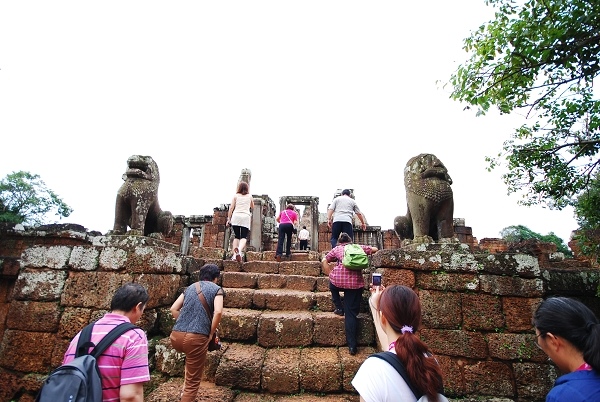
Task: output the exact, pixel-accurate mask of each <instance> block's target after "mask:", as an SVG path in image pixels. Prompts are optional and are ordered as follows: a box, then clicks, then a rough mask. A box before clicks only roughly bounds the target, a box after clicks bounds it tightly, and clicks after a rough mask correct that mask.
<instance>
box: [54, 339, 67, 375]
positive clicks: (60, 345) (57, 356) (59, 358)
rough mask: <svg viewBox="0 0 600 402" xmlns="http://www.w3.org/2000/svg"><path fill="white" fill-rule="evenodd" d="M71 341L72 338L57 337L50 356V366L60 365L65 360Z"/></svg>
mask: <svg viewBox="0 0 600 402" xmlns="http://www.w3.org/2000/svg"><path fill="white" fill-rule="evenodd" d="M70 343H71V339H60V338H58V337H57V338H56V340H55V341H54V344H53V345H52V347H50V349H51V350H52V356H51V358H50V367H51V368H56V367H58V366H60V365H61V364H62V362H63V360H64V357H65V352H66V351H67V349H68V348H69V344H70Z"/></svg>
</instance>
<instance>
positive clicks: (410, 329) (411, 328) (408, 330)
mask: <svg viewBox="0 0 600 402" xmlns="http://www.w3.org/2000/svg"><path fill="white" fill-rule="evenodd" d="M400 332H402V333H405V332H410V333H411V334H412V333H413V327H411V326H408V325H405V326H403V327H402V329H401V330H400Z"/></svg>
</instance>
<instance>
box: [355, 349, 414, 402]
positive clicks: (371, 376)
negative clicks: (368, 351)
mask: <svg viewBox="0 0 600 402" xmlns="http://www.w3.org/2000/svg"><path fill="white" fill-rule="evenodd" d="M352 386H354V388H355V389H356V390H357V391H358V393H359V394H360V396H361V397H362V398H363V399H364V400H365V401H366V402H416V400H417V398H415V394H413V393H412V391H411V390H410V388H409V387H408V385H407V384H406V382H405V381H404V379H403V378H402V377H401V376H400V374H398V372H397V371H396V369H394V367H392V365H391V364H389V363H388V362H386V361H385V360H383V359H379V358H377V357H371V358H368V359H367V360H365V361H364V362H363V364H361V366H360V368H359V369H358V371H357V372H356V375H355V376H354V379H353V380H352Z"/></svg>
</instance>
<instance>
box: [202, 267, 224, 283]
mask: <svg viewBox="0 0 600 402" xmlns="http://www.w3.org/2000/svg"><path fill="white" fill-rule="evenodd" d="M219 275H221V270H220V269H219V267H218V266H216V265H215V264H204V265H203V266H202V268H200V280H201V281H211V282H212V281H214V280H215V278H218V277H219Z"/></svg>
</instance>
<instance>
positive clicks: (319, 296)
mask: <svg viewBox="0 0 600 402" xmlns="http://www.w3.org/2000/svg"><path fill="white" fill-rule="evenodd" d="M313 299H314V301H315V308H316V309H317V310H319V311H333V310H335V306H334V305H333V300H331V293H330V292H316V293H313Z"/></svg>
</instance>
